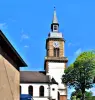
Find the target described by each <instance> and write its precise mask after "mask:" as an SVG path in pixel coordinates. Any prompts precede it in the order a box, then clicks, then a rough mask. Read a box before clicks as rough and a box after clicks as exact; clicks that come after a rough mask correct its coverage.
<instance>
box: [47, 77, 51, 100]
mask: <svg viewBox="0 0 95 100" xmlns="http://www.w3.org/2000/svg"><path fill="white" fill-rule="evenodd" d="M48 76H49V84H48V86H49V100H52V99H51V87H50V85H51V77H50V75H48Z"/></svg>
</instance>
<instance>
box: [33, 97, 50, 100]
mask: <svg viewBox="0 0 95 100" xmlns="http://www.w3.org/2000/svg"><path fill="white" fill-rule="evenodd" d="M34 100H49V99H48V98H40V97H39V98H34Z"/></svg>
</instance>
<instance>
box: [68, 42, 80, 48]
mask: <svg viewBox="0 0 95 100" xmlns="http://www.w3.org/2000/svg"><path fill="white" fill-rule="evenodd" d="M78 45H79V43H71V42H69V43H68V47H70V46H78Z"/></svg>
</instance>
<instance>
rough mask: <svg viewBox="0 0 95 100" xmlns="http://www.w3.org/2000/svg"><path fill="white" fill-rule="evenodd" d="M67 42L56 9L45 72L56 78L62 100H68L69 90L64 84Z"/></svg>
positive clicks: (47, 45) (47, 49) (47, 50)
mask: <svg viewBox="0 0 95 100" xmlns="http://www.w3.org/2000/svg"><path fill="white" fill-rule="evenodd" d="M64 44H65V40H64V37H63V35H62V33H61V32H59V23H58V19H57V16H56V10H55V9H54V15H53V20H52V24H51V32H50V33H49V34H48V38H47V39H46V57H45V66H44V68H45V70H46V74H47V75H50V77H51V78H54V79H55V80H56V82H57V83H58V92H59V95H60V100H67V88H66V85H65V84H63V83H62V79H61V78H62V75H63V74H64V70H65V68H66V63H67V62H68V59H67V57H65V54H64Z"/></svg>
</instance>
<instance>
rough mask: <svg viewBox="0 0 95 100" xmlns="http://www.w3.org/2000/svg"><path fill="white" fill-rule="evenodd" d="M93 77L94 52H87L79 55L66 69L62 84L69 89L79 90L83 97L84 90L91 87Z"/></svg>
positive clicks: (94, 68)
mask: <svg viewBox="0 0 95 100" xmlns="http://www.w3.org/2000/svg"><path fill="white" fill-rule="evenodd" d="M94 76H95V51H88V52H83V53H81V54H80V55H79V56H78V57H77V58H76V60H75V62H74V63H73V64H71V65H70V66H69V67H68V68H66V70H65V74H64V75H63V76H62V82H63V83H66V84H67V85H68V86H70V87H71V86H73V87H74V88H75V90H81V91H82V95H84V93H85V89H89V88H91V87H92V86H93V80H94ZM83 98H84V97H83ZM82 100H84V99H82Z"/></svg>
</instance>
